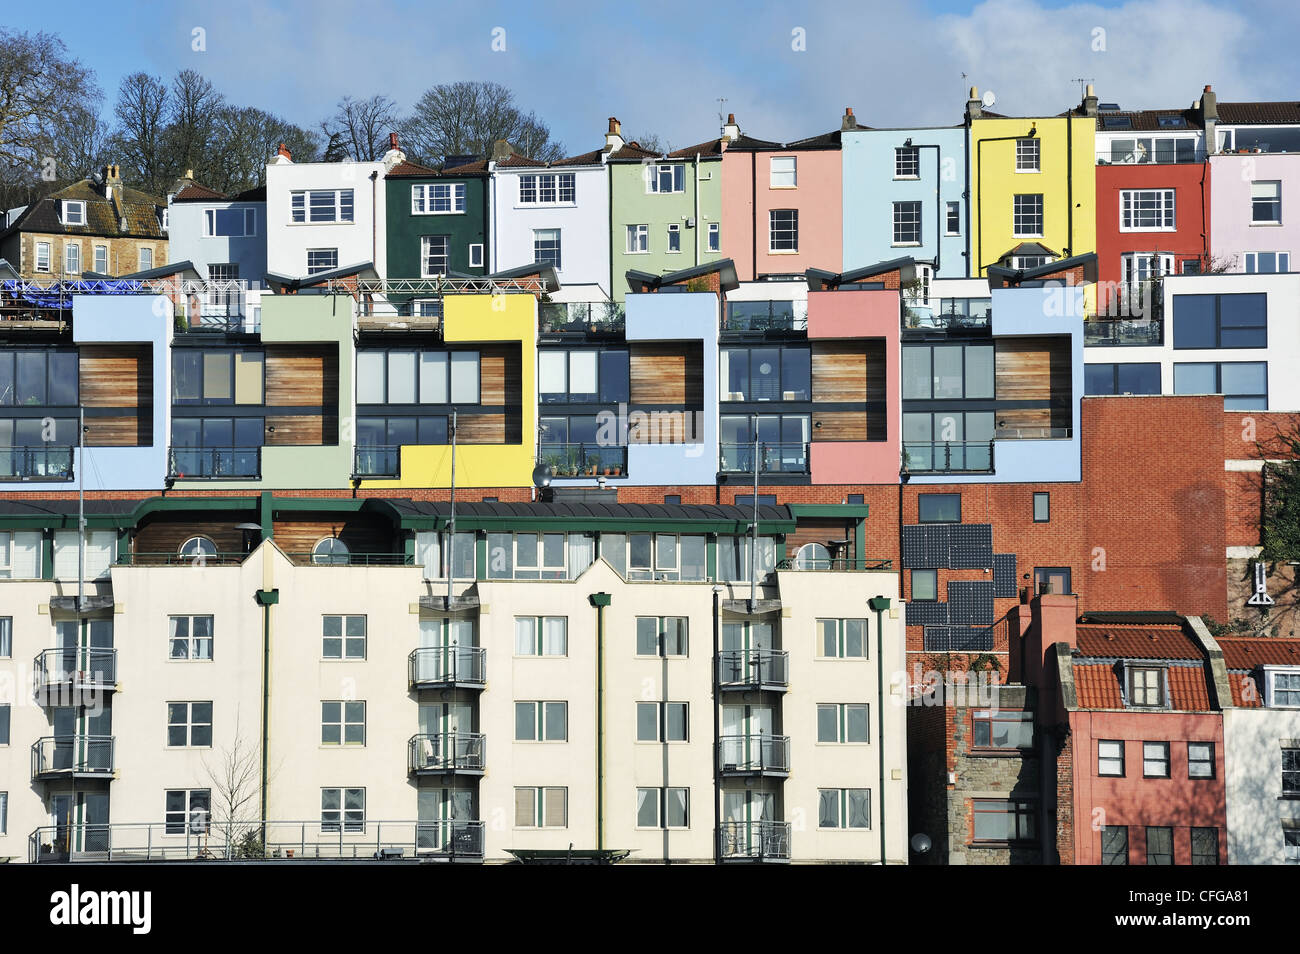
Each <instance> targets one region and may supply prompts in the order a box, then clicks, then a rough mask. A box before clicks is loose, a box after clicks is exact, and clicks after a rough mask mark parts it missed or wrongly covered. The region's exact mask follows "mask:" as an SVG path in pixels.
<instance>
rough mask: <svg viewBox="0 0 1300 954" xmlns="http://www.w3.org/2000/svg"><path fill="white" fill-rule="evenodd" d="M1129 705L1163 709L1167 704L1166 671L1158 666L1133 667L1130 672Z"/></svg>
mask: <svg viewBox="0 0 1300 954" xmlns="http://www.w3.org/2000/svg"><path fill="white" fill-rule="evenodd" d="M1128 704H1129V705H1130V706H1143V707H1148V708H1162V707H1163V706H1164V704H1165V691H1164V670H1163V669H1162V668H1160V667H1157V666H1132V667H1130V668H1129V670H1128Z"/></svg>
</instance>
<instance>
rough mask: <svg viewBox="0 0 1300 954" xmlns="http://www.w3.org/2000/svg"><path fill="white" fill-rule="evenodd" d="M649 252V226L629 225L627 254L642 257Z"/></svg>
mask: <svg viewBox="0 0 1300 954" xmlns="http://www.w3.org/2000/svg"><path fill="white" fill-rule="evenodd" d="M649 251H650V226H648V225H629V226H628V227H627V254H629V255H642V254H644V253H646V252H649Z"/></svg>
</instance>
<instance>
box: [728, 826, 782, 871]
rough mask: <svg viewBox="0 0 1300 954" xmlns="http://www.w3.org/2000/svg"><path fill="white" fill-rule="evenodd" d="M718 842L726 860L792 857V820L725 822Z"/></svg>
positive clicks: (775, 859) (763, 859)
mask: <svg viewBox="0 0 1300 954" xmlns="http://www.w3.org/2000/svg"><path fill="white" fill-rule="evenodd" d="M718 841H719V847H720V849H721V850H720V854H721V855H722V859H723V860H724V861H789V860H790V823H789V822H781V821H739V822H737V821H732V822H723V823H722V824H721V826H719V828H718Z"/></svg>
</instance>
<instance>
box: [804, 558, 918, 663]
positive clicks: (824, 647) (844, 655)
mask: <svg viewBox="0 0 1300 954" xmlns="http://www.w3.org/2000/svg"><path fill="white" fill-rule="evenodd" d="M913 572H915V571H913ZM913 595H914V596H915V594H913ZM817 655H818V656H820V657H821V658H823V659H866V658H867V621H866V620H865V619H819V620H817Z"/></svg>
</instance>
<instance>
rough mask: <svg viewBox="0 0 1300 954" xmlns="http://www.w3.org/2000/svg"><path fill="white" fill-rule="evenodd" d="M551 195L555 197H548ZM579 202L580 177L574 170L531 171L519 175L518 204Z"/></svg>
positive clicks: (565, 204)
mask: <svg viewBox="0 0 1300 954" xmlns="http://www.w3.org/2000/svg"><path fill="white" fill-rule="evenodd" d="M547 196H551V197H553V198H547ZM577 202H578V177H577V174H576V173H573V172H529V173H525V174H523V175H521V176H519V191H518V193H517V201H516V203H515V204H516V205H520V206H530V207H531V206H538V205H544V206H557V205H558V206H572V205H577Z"/></svg>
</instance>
